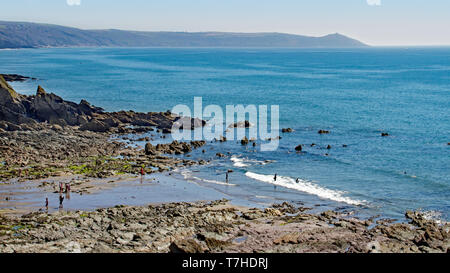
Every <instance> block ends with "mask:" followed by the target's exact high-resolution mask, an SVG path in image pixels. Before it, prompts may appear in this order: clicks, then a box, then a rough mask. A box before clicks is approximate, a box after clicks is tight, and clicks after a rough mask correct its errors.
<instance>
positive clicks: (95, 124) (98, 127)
mask: <svg viewBox="0 0 450 273" xmlns="http://www.w3.org/2000/svg"><path fill="white" fill-rule="evenodd" d="M109 128H110V127H109V126H108V125H107V124H105V123H103V122H101V121H99V120H96V119H94V120H91V121H90V122H88V123H86V124H84V125H82V126H80V130H81V131H92V132H97V133H104V132H108V131H109Z"/></svg>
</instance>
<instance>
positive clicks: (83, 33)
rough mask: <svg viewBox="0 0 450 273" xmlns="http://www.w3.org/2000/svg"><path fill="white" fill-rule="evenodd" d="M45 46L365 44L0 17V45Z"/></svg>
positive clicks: (332, 37)
mask: <svg viewBox="0 0 450 273" xmlns="http://www.w3.org/2000/svg"><path fill="white" fill-rule="evenodd" d="M48 47H51V48H53V47H184V48H192V47H224V48H229V47H261V48H272V47H273V48H277V47H279V48H365V47H369V46H368V45H367V44H364V43H362V42H360V41H358V40H355V39H352V38H349V37H347V36H344V35H342V34H339V33H335V34H329V35H325V36H322V37H311V36H303V35H294V34H285V33H274V32H273V33H234V32H165V31H154V32H145V31H125V30H115V29H108V30H82V29H77V28H72V27H64V26H58V25H49V24H37V23H27V22H5V21H0V49H6V48H8V49H17V48H48Z"/></svg>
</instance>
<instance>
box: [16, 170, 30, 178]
mask: <svg viewBox="0 0 450 273" xmlns="http://www.w3.org/2000/svg"><path fill="white" fill-rule="evenodd" d="M17 172H18V176H19V177H22V172H24V173H25V177H27V176H28V169H25V171H22V169H19V170H18V171H17Z"/></svg>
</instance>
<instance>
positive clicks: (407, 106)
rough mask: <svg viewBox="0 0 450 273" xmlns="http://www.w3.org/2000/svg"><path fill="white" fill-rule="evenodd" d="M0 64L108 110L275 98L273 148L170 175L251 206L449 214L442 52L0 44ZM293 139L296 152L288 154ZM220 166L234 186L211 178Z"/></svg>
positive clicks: (449, 51)
mask: <svg viewBox="0 0 450 273" xmlns="http://www.w3.org/2000/svg"><path fill="white" fill-rule="evenodd" d="M0 63H1V72H2V73H17V74H22V75H26V76H31V77H36V78H38V79H39V80H38V81H29V82H25V83H15V84H13V86H14V87H15V88H16V90H18V91H19V92H21V93H24V94H34V93H35V90H36V87H37V84H40V85H42V86H43V87H44V88H45V89H46V90H47V91H50V92H54V93H56V94H58V95H60V96H62V97H63V98H64V99H66V100H72V101H77V102H78V101H80V100H81V99H87V100H88V101H90V102H91V103H93V104H95V105H97V106H101V107H103V108H105V109H106V110H108V111H116V110H130V109H132V110H135V111H166V110H168V109H171V108H172V107H173V106H175V105H177V104H180V103H181V104H188V105H192V104H193V97H194V96H201V97H203V103H204V105H207V104H217V105H220V106H225V105H228V104H256V105H259V104H269V105H272V104H276V105H280V118H281V120H280V123H281V124H280V126H281V127H282V128H285V127H291V128H293V129H295V132H294V133H292V134H285V135H282V136H283V139H282V140H281V143H280V148H279V149H278V150H277V151H275V152H267V153H263V152H256V153H255V152H253V151H252V149H250V148H247V149H246V148H244V147H241V146H240V145H239V144H237V143H235V142H229V143H225V144H211V145H210V146H209V147H210V148H209V149H208V151H207V153H206V154H205V155H203V154H201V153H200V152H194V153H193V155H192V156H193V157H208V158H212V159H213V161H212V164H211V165H209V166H207V167H197V168H194V169H193V170H190V171H187V170H183V171H182V173H181V174H180V175H184V176H185V178H187V179H189V180H191V181H193V182H196V183H199V184H201V185H204V186H207V187H212V188H214V189H215V190H217V191H220V192H223V193H225V194H227V195H229V196H231V197H232V198H243V199H246V200H250V201H252V202H255V203H259V204H269V203H273V202H275V201H283V200H289V201H296V202H303V203H305V204H306V205H313V204H320V205H321V206H322V207H324V208H329V207H331V208H338V209H342V210H346V209H351V210H355V209H356V210H357V211H358V212H359V213H362V214H367V215H376V214H381V215H383V216H387V217H397V218H401V217H402V215H403V214H404V212H405V210H408V209H423V210H425V211H431V212H434V214H436V215H438V216H440V217H442V218H445V219H450V171H449V165H450V157H449V152H450V146H448V145H447V143H448V142H450V48H408V49H407V48H376V49H355V50H328V49H327V50H313V49H310V50H306V49H302V50H294V49H134V48H133V49H130V48H127V49H125V48H123V49H108V48H103V49H92V48H86V49H32V50H8V51H0ZM320 129H326V130H330V131H331V132H332V133H331V134H329V135H323V136H320V135H318V134H317V131H318V130H320ZM381 132H389V133H390V135H391V136H390V137H388V138H383V137H381ZM311 143H315V144H317V145H316V146H315V147H310V146H309V144H311ZM298 144H305V145H306V146H305V152H304V153H303V154H297V153H293V152H292V151H293V149H294V147H295V146H297V145H298ZM344 144H345V145H347V146H348V147H346V148H344V147H343V145H344ZM328 145H332V147H333V149H331V150H330V151H328V150H327V149H326V147H327V146H328ZM217 152H222V153H226V152H231V153H232V154H233V157H232V158H225V159H217V158H215V156H214V155H215V154H216V153H217ZM327 153H328V154H329V155H328V156H326V155H325V154H327ZM266 160H271V161H272V162H271V163H269V164H264V161H266ZM227 169H233V170H234V171H235V172H234V173H233V174H231V176H230V179H231V182H230V183H232V184H235V185H236V186H224V185H223V184H222V183H223V180H224V178H225V177H224V171H226V170H227ZM197 171H198V172H197ZM274 173H278V175H279V177H280V178H279V179H278V181H277V184H278V185H277V187H274V185H272V184H271V183H272V177H273V174H274ZM296 178H300V183H295V179H296Z"/></svg>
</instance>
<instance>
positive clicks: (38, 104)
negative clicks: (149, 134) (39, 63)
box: [0, 75, 206, 134]
mask: <svg viewBox="0 0 450 273" xmlns="http://www.w3.org/2000/svg"><path fill="white" fill-rule="evenodd" d="M0 121H3V122H4V124H6V125H3V127H5V126H6V127H7V130H11V129H14V130H20V128H22V124H29V125H30V124H31V125H32V124H36V123H38V122H45V123H49V124H57V125H59V126H62V127H64V126H68V125H69V126H80V130H83V131H92V132H100V133H103V132H108V131H109V132H115V133H124V132H125V131H126V129H124V128H125V127H130V126H134V127H146V130H150V127H157V128H159V129H161V130H162V131H163V132H164V133H167V134H169V133H171V129H172V128H173V127H177V128H179V129H185V130H192V129H194V128H196V127H203V126H205V125H206V122H205V121H203V120H200V119H192V118H189V117H180V116H177V115H173V114H172V113H170V112H165V113H137V112H134V111H120V112H113V113H107V112H104V110H103V109H102V108H99V107H95V106H92V105H91V104H90V103H89V102H87V101H85V100H82V101H81V102H80V103H79V104H77V103H74V102H70V101H65V100H63V99H62V98H61V97H59V96H57V95H55V94H53V93H47V92H46V91H45V90H44V88H42V87H41V86H39V87H38V89H37V92H36V95H34V96H23V95H20V94H18V93H17V92H16V91H14V89H13V88H12V87H11V86H10V85H9V84H8V83H7V82H6V81H5V79H4V78H3V77H2V76H1V75H0ZM186 124H187V125H188V126H186Z"/></svg>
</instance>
